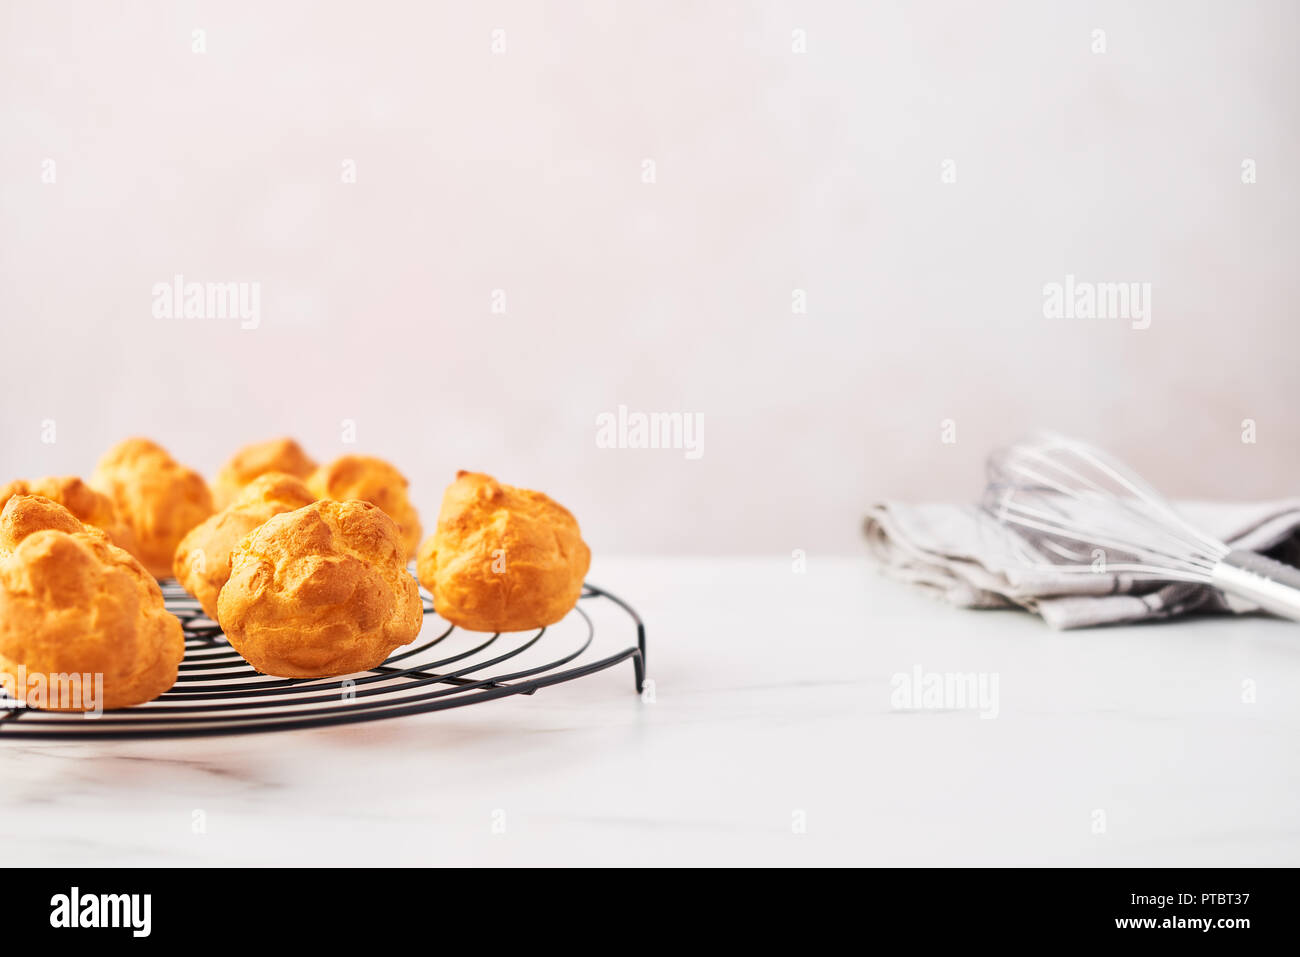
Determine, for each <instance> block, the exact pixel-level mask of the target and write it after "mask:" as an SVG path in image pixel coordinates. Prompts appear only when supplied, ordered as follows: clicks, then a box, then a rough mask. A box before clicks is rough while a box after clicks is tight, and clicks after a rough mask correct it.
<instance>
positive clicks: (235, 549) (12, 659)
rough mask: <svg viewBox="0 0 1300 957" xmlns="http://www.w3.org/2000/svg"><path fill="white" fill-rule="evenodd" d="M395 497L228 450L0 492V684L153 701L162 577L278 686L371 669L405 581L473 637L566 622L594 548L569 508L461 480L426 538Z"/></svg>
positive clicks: (174, 651) (287, 445) (413, 604)
mask: <svg viewBox="0 0 1300 957" xmlns="http://www.w3.org/2000/svg"><path fill="white" fill-rule="evenodd" d="M408 490H409V484H408V482H407V480H406V478H405V477H404V476H403V475H402V473H401V472H399V471H398V470H397V468H395V467H394V466H393V465H392V464H390V463H389V462H386V461H384V460H383V459H379V458H374V457H370V456H364V455H344V456H342V457H341V458H339V459H336V460H335V461H334V462H331V463H329V464H326V465H319V466H318V465H317V463H316V462H315V461H313V460H312V459H311V458H310V457H309V456H308V455H307V453H306V452H304V451H303V449H302V447H301V446H300V445H299V444H298V443H297V442H295V441H294V440H293V439H288V438H283V439H274V440H271V441H268V442H260V443H256V444H254V445H249V446H246V447H245V448H243V449H240V450H239V451H238V452H237V453H236V454H235V455H234V456H233V457H232V458H231V459H230V460H229V461H228V462H227V463H226V464H225V465H224V466H223V467H222V468H221V470H220V472H219V473H218V474H217V475H216V477H215V478H214V479H213V481H212V482H211V484H209V483H208V482H207V481H206V480H205V479H204V478H203V476H202V475H200V474H199V473H198V472H196V471H195V470H193V469H191V468H188V467H186V466H185V465H182V464H181V463H180V462H177V461H176V460H175V459H174V458H173V457H172V456H171V455H170V454H169V453H168V452H167V450H166V449H164V448H163V447H162V446H160V445H158V444H157V443H155V442H152V441H150V440H148V439H141V438H133V439H127V440H126V441H124V442H121V443H119V444H118V445H116V446H114V447H113V448H111V449H109V450H108V452H107V453H105V454H104V456H103V457H102V458H101V459H100V460H99V463H98V465H97V466H96V467H95V470H94V472H93V473H92V475H91V476H90V478H89V479H88V480H83V479H81V478H76V477H66V478H45V479H38V480H33V481H27V480H18V481H14V482H10V483H9V484H8V485H7V486H4V487H0V509H2V510H0V682H3V683H4V684H5V687H6V690H7V691H9V692H10V693H11V694H15V693H16V692H17V691H18V690H19V689H17V688H13V687H9V685H10V683H11V682H12V681H13V680H14V679H13V675H15V674H18V673H20V671H21V673H23V674H32V673H42V674H50V675H53V674H95V675H102V676H103V677H102V702H101V703H100V706H101V707H103V708H105V709H115V708H125V707H129V706H131V705H136V704H141V703H144V702H146V701H151V700H153V699H154V698H156V697H158V696H159V695H161V694H162V693H163V692H165V691H167V690H168V689H169V688H170V687H171V686H172V685H173V684H174V683H175V681H176V676H177V673H178V667H179V665H180V662H181V659H182V658H183V657H184V656H185V641H184V635H183V632H182V629H181V624H180V620H179V619H178V618H177V617H176V616H175V615H173V614H171V613H170V612H169V611H167V609H166V607H165V605H164V601H163V593H162V589H161V588H160V586H159V581H161V580H164V579H168V578H173V577H174V578H175V579H176V580H177V581H178V582H179V583H180V584H181V585H182V586H183V587H184V588H185V590H186V591H188V592H189V593H190V594H191V595H193V596H194V598H195V599H196V600H197V601H198V603H199V604H200V605H201V606H202V608H203V612H204V614H205V615H207V616H208V617H209V618H211V619H212V620H213V621H215V622H216V623H217V624H219V625H220V626H221V630H222V631H223V632H224V633H225V636H226V639H227V640H228V641H229V642H230V645H231V646H232V647H233V648H234V649H235V650H236V651H237V652H239V654H240V655H242V656H243V658H244V659H245V660H247V661H248V663H249V664H251V665H252V666H253V668H255V669H256V670H257V671H259V672H261V673H263V674H267V675H275V676H278V677H284V678H322V677H330V676H337V675H346V674H352V673H354V672H360V671H367V670H369V669H372V668H375V667H377V666H379V665H381V664H382V663H383V662H384V661H385V660H386V659H387V658H388V657H389V656H390V655H391V654H392V653H393V652H394V651H395V650H396V649H397V648H400V647H401V646H403V645H405V644H408V643H409V642H411V641H413V640H414V639H415V637H416V636H417V635H418V634H419V633H420V629H421V627H422V626H423V622H424V606H423V603H422V601H421V598H420V592H419V587H418V586H417V579H418V582H419V584H420V585H423V586H424V587H425V588H426V589H428V591H429V594H430V595H432V597H433V604H434V608H435V610H436V611H437V613H438V615H439V616H440V617H442V618H443V619H445V620H447V621H449V622H451V623H452V624H455V625H457V626H459V627H462V628H465V629H468V630H471V631H484V632H510V631H525V630H530V629H535V628H540V627H543V626H545V625H550V624H554V623H555V622H557V621H559V620H560V619H561V618H563V617H564V616H565V615H566V614H568V613H569V611H571V610H572V609H573V606H574V605H575V604H576V603H577V601H578V598H579V596H580V595H581V593H582V583H583V579H584V577H585V576H586V574H587V568H588V566H589V564H590V561H591V551H590V549H588V547H587V545H586V543H585V542H583V540H582V537H581V534H580V532H579V529H578V523H577V521H576V520H575V519H574V517H573V515H572V514H571V513H570V512H569V511H568V510H567V509H565V508H564V507H562V506H561V505H559V504H557V503H556V502H554V501H553V500H551V499H550V498H548V497H547V496H546V495H543V494H542V493H541V492H534V491H530V490H528V489H522V488H514V487H512V486H509V485H502V484H501V483H499V482H497V481H496V480H495V479H493V478H492V477H491V476H488V475H484V474H481V473H473V472H460V473H459V474H458V475H457V477H456V479H455V481H453V482H452V483H451V485H450V486H448V488H447V490H446V492H445V494H444V496H443V500H442V508H441V511H440V512H439V514H438V521H437V527H436V529H435V530H434V532H433V534H432V535H430V536H429V537H428V538H427V539H425V540H424V541H423V543H421V531H422V530H421V526H420V518H419V515H418V514H417V512H416V509H415V507H414V506H413V505H412V504H411V500H410V497H409V492H408ZM412 559H415V567H416V573H415V576H414V577H413V576H412V574H411V572H410V571H409V565H410V562H411V560H412ZM48 707H49V709H50V710H82V709H80V708H78V707H75V706H72V707H63V706H60V705H59V704H58V703H51V704H50V705H49V706H48Z"/></svg>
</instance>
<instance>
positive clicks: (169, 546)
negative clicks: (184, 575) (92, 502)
mask: <svg viewBox="0 0 1300 957" xmlns="http://www.w3.org/2000/svg"><path fill="white" fill-rule="evenodd" d="M90 484H91V486H92V487H93V488H95V489H96V490H98V491H100V492H103V493H104V494H105V495H107V496H108V497H109V498H110V499H112V500H113V504H114V505H115V506H116V507H117V511H118V514H119V515H120V516H121V518H122V520H123V521H124V522H126V524H127V526H128V527H129V528H130V529H131V533H132V534H133V535H134V536H135V547H136V552H135V554H136V557H137V558H139V559H140V562H141V563H142V564H143V565H144V567H145V568H147V569H148V570H149V574H151V575H153V576H154V577H155V578H169V577H170V576H171V574H172V559H173V558H174V557H175V556H176V546H177V545H179V544H180V542H181V539H182V538H184V537H185V534H186V533H187V532H188V531H189V530H190V529H192V528H193V527H194V526H195V525H197V524H199V522H201V521H203V520H204V519H205V518H207V517H208V516H209V515H211V514H212V511H213V509H212V493H211V492H210V491H208V483H207V482H205V481H204V480H203V476H202V475H200V474H199V473H198V472H196V471H194V470H193V469H190V468H186V467H185V466H184V465H181V464H180V463H179V462H177V461H176V460H175V459H174V458H172V457H171V455H170V454H169V453H168V452H167V450H166V449H164V448H163V447H162V446H160V445H158V444H157V443H156V442H151V441H149V440H148V439H127V440H126V441H124V442H119V443H118V444H117V445H115V446H113V447H112V448H111V449H109V450H108V451H107V452H105V453H104V456H103V458H101V459H100V460H99V464H98V465H97V466H96V467H95V473H94V474H93V475H92V476H91V477H90Z"/></svg>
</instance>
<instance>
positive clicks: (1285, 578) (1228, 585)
mask: <svg viewBox="0 0 1300 957" xmlns="http://www.w3.org/2000/svg"><path fill="white" fill-rule="evenodd" d="M1210 579H1211V581H1212V582H1213V584H1214V585H1215V586H1217V587H1219V588H1222V589H1223V590H1224V591H1226V592H1231V593H1232V594H1234V595H1236V596H1237V597H1239V598H1245V599H1246V600H1247V601H1252V602H1254V603H1255V604H1257V605H1259V606H1260V607H1261V608H1263V609H1264V610H1265V611H1271V612H1272V613H1273V614H1275V615H1281V616H1282V617H1283V618H1290V619H1292V620H1293V621H1300V568H1296V567H1294V566H1292V565H1284V564H1283V563H1282V562H1275V561H1273V559H1271V558H1265V557H1264V556H1263V555H1260V554H1259V553H1257V552H1248V551H1241V550H1238V551H1231V552H1228V554H1227V555H1225V556H1224V557H1223V560H1222V561H1220V562H1219V564H1218V565H1216V566H1215V568H1214V571H1213V572H1212V573H1211V575H1210Z"/></svg>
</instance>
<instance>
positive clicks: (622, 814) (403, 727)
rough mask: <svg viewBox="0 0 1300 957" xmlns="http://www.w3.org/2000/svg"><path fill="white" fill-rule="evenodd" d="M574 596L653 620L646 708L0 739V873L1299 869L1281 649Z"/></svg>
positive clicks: (1232, 637)
mask: <svg viewBox="0 0 1300 957" xmlns="http://www.w3.org/2000/svg"><path fill="white" fill-rule="evenodd" d="M590 578H591V580H592V581H593V582H595V583H597V584H600V585H602V586H604V587H606V588H608V589H610V590H611V591H614V592H615V593H617V594H619V595H621V596H622V597H624V598H626V599H628V600H629V601H630V602H631V603H632V604H633V605H635V606H636V607H637V608H638V610H639V611H640V612H641V613H642V615H643V616H644V618H645V620H646V622H647V626H648V629H649V641H650V675H651V677H652V678H653V679H654V681H655V701H654V702H653V703H649V702H646V701H643V700H641V699H640V698H639V697H638V696H636V695H635V694H634V693H633V690H632V687H631V684H632V678H631V668H630V666H625V667H620V668H619V669H616V670H613V671H606V672H602V673H600V674H597V675H594V676H592V677H589V678H586V679H583V680H581V681H577V682H573V683H569V684H565V685H560V686H557V687H553V688H548V689H543V690H542V691H539V692H538V693H537V694H536V695H534V696H532V697H515V698H509V699H504V700H500V701H495V702H489V703H486V704H482V705H476V706H473V707H470V708H464V709H458V710H452V711H444V712H441V713H437V714H429V715H420V716H416V717H411V718H403V719H397V720H391V721H383V722H377V723H371V724H362V725H354V726H349V727H342V728H329V729H321V730H310V731H297V732H292V733H287V734H269V735H248V736H240V737H232V738H211V739H200V740H186V741H163V742H158V741H147V742H133V743H110V742H102V743H101V742H94V743H66V744H63V743H59V744H39V745H37V744H30V743H21V742H16V741H12V740H11V741H0V769H2V773H0V841H2V842H3V847H4V849H5V858H6V861H7V862H8V863H11V864H15V865H20V866H21V865H27V864H71V865H115V864H123V865H142V864H159V865H191V864H197V865H238V864H323V865H339V864H546V863H556V864H603V863H610V864H690V863H734V864H757V863H780V864H831V863H834V864H903V865H907V864H923V865H930V864H995V865H1001V864H1084V865H1091V864H1097V865H1103V864H1119V865H1131V864H1144V865H1235V864H1240V865H1249V864H1269V865H1296V864H1300V801H1298V800H1297V798H1296V795H1297V793H1298V792H1300V750H1298V749H1297V741H1298V740H1300V625H1293V624H1288V623H1284V622H1280V621H1274V620H1268V619H1262V618H1260V619H1251V620H1224V619H1216V620H1209V619H1206V620H1198V621H1192V622H1185V623H1179V624H1167V625H1154V626H1144V627H1140V628H1116V629H1111V630H1104V631H1091V632H1080V633H1069V634H1058V633H1053V632H1051V631H1049V630H1047V629H1046V628H1045V627H1044V626H1043V625H1042V624H1041V623H1040V622H1038V621H1037V620H1036V619H1034V618H1032V617H1030V616H1028V615H1023V614H1019V613H1014V612H967V611H959V610H954V609H950V608H947V607H944V606H942V605H938V604H935V603H934V602H932V601H931V600H930V599H928V598H926V597H924V596H921V595H918V594H916V593H914V592H912V591H910V590H908V589H906V588H905V587H903V586H900V585H896V584H894V583H891V582H887V581H883V580H880V579H878V578H876V577H875V576H874V574H872V573H871V572H870V571H869V569H868V567H867V565H866V563H865V562H864V561H861V560H858V559H853V558H829V557H825V558H823V557H818V556H817V555H812V556H809V558H808V565H807V571H806V573H805V574H794V573H793V572H792V570H791V562H790V560H789V559H788V558H783V557H776V558H773V559H770V560H763V559H715V560H706V559H680V560H668V559H655V560H632V559H605V560H599V561H598V562H597V564H596V566H595V567H594V568H593V570H592V574H591V576H590ZM628 640H630V635H629V636H628ZM624 643H626V642H624ZM918 667H919V668H920V669H921V671H922V672H923V673H925V674H928V673H936V674H944V673H954V674H956V673H973V674H983V675H985V676H986V678H990V679H991V678H992V676H995V675H996V677H997V682H998V684H997V689H998V698H997V714H996V717H992V718H983V717H981V716H980V714H979V712H978V711H977V710H965V709H954V708H947V709H939V710H936V709H926V708H918V709H915V710H911V711H902V710H899V709H898V708H896V707H895V705H896V704H898V703H899V701H898V699H897V698H896V697H895V696H894V693H895V688H894V686H893V684H891V680H892V678H893V676H894V675H896V674H907V675H911V674H912V672H913V670H914V669H916V668H918ZM986 687H989V686H986ZM1251 698H1253V701H1251V700H1249V699H1251ZM891 699H892V700H891ZM1243 699H1246V700H1243ZM949 703H952V702H951V701H950V702H949ZM921 704H924V702H921ZM196 812H197V813H196ZM196 821H201V822H202V823H203V825H204V826H203V827H201V828H196V826H195V822H196Z"/></svg>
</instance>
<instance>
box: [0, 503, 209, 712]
mask: <svg viewBox="0 0 1300 957" xmlns="http://www.w3.org/2000/svg"><path fill="white" fill-rule="evenodd" d="M184 657H185V638H184V634H183V633H182V631H181V625H180V622H179V621H178V620H177V619H176V617H175V616H174V615H172V614H170V613H169V612H168V611H167V609H166V608H165V607H164V605H163V596H162V591H161V589H159V587H158V583H157V582H156V581H154V579H153V578H152V577H151V576H150V574H149V573H148V572H147V571H146V570H145V568H144V567H143V566H142V565H141V564H140V563H139V562H138V561H137V560H136V559H135V558H134V557H132V556H131V555H130V554H128V553H127V552H125V551H123V550H122V549H120V548H118V547H117V546H115V545H113V544H112V543H110V542H109V540H108V536H107V535H105V534H104V533H103V532H102V531H100V530H99V529H98V528H95V527H94V526H90V525H84V524H82V523H81V522H80V521H79V520H78V519H77V518H76V517H75V516H73V514H72V513H71V512H69V511H68V510H67V509H66V508H64V507H63V506H62V505H59V504H57V503H56V502H53V501H50V500H49V499H45V498H39V497H36V496H26V495H16V496H14V497H13V498H11V499H10V500H9V502H8V504H6V505H5V507H4V510H3V512H0V681H2V682H3V683H4V686H5V690H6V691H8V692H9V693H10V694H11V695H13V696H14V697H24V696H27V697H28V698H29V703H33V704H34V705H35V706H37V707H43V708H46V709H48V710H55V711H88V710H97V709H98V708H104V709H108V710H111V709H114V708H125V707H128V706H130V705H134V704H140V703H142V702H145V701H151V700H152V699H154V698H156V697H158V695H160V694H162V693H163V692H164V691H166V690H167V689H168V688H170V687H171V686H172V685H173V684H174V683H175V681H176V674H177V670H178V667H179V665H180V662H181V659H182V658H184ZM20 674H22V675H25V676H26V683H27V687H25V688H24V687H19V682H18V677H17V676H18V675H20ZM36 676H40V678H41V680H42V683H43V684H44V685H45V690H44V694H43V700H41V701H37V702H31V701H30V695H31V692H32V688H33V687H34V685H33V680H34V678H35V677H36Z"/></svg>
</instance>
